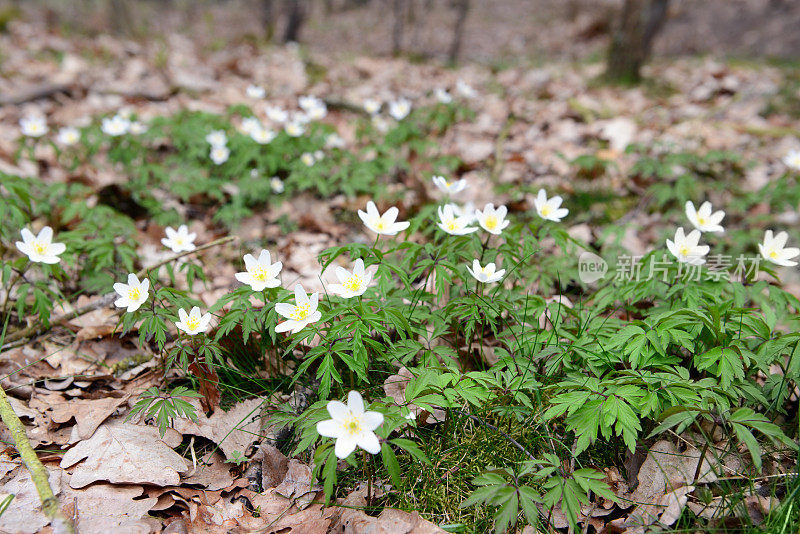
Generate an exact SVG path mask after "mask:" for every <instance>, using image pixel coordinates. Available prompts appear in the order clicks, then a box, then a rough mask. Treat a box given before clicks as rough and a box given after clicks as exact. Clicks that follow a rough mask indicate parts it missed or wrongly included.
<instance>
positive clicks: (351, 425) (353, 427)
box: [344, 417, 361, 436]
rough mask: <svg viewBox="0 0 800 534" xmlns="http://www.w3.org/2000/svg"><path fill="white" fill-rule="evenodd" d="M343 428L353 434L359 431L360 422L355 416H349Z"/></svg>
mask: <svg viewBox="0 0 800 534" xmlns="http://www.w3.org/2000/svg"><path fill="white" fill-rule="evenodd" d="M344 428H345V430H347V433H348V434H350V435H351V436H354V435H356V434H358V433H359V432H361V422H360V421H359V420H358V419H357V418H355V417H351V418H350V419H348V420H347V421H346V422H345V424H344Z"/></svg>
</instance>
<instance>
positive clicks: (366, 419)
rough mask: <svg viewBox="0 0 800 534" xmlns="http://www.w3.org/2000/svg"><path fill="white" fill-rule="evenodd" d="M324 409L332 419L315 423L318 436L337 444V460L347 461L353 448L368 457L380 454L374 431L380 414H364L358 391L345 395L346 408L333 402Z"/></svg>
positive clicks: (381, 417) (337, 402)
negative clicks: (333, 440) (363, 452)
mask: <svg viewBox="0 0 800 534" xmlns="http://www.w3.org/2000/svg"><path fill="white" fill-rule="evenodd" d="M327 408H328V413H329V414H330V416H331V417H332V419H327V420H325V421H320V422H319V423H317V432H319V435H320V436H325V437H326V438H334V439H335V440H336V445H335V446H334V453H335V454H336V457H337V458H339V459H344V458H347V457H348V456H350V455H351V454H352V453H353V451H354V450H356V447H360V448H362V449H364V450H365V451H367V452H368V453H370V454H378V453H379V452H380V451H381V444H380V441H378V436H376V435H375V429H376V428H378V427H379V426H381V424H382V423H383V414H382V413H380V412H367V411H364V399H363V398H362V397H361V394H360V393H359V392H358V391H351V392H350V393H348V394H347V404H345V403H343V402H340V401H336V400H333V401H330V402H329V403H328V406H327Z"/></svg>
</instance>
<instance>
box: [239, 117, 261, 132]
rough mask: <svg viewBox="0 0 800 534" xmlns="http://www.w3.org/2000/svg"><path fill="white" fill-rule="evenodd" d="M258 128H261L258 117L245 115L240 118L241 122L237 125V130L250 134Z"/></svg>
mask: <svg viewBox="0 0 800 534" xmlns="http://www.w3.org/2000/svg"><path fill="white" fill-rule="evenodd" d="M260 128H262V126H261V121H260V120H258V117H245V118H243V119H242V124H241V125H240V126H239V130H241V132H242V133H243V134H245V135H250V134H252V133H253V132H255V131H256V130H258V129H260Z"/></svg>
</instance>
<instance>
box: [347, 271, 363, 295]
mask: <svg viewBox="0 0 800 534" xmlns="http://www.w3.org/2000/svg"><path fill="white" fill-rule="evenodd" d="M363 283H364V281H363V280H362V279H361V277H360V276H358V275H356V274H354V275H353V276H351V277H350V278H348V279H347V282H345V283H344V287H345V289H347V290H349V291H358V290H359V289H361V284H363Z"/></svg>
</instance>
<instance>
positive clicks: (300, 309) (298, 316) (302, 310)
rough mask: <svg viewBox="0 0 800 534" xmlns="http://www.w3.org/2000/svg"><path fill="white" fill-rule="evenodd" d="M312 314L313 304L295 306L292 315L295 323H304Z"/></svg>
mask: <svg viewBox="0 0 800 534" xmlns="http://www.w3.org/2000/svg"><path fill="white" fill-rule="evenodd" d="M310 313H311V304H303V305H302V306H295V307H294V310H293V311H292V313H291V314H290V315H291V317H292V319H294V320H295V321H303V320H305V319H307V318H308V315H309V314H310Z"/></svg>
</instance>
